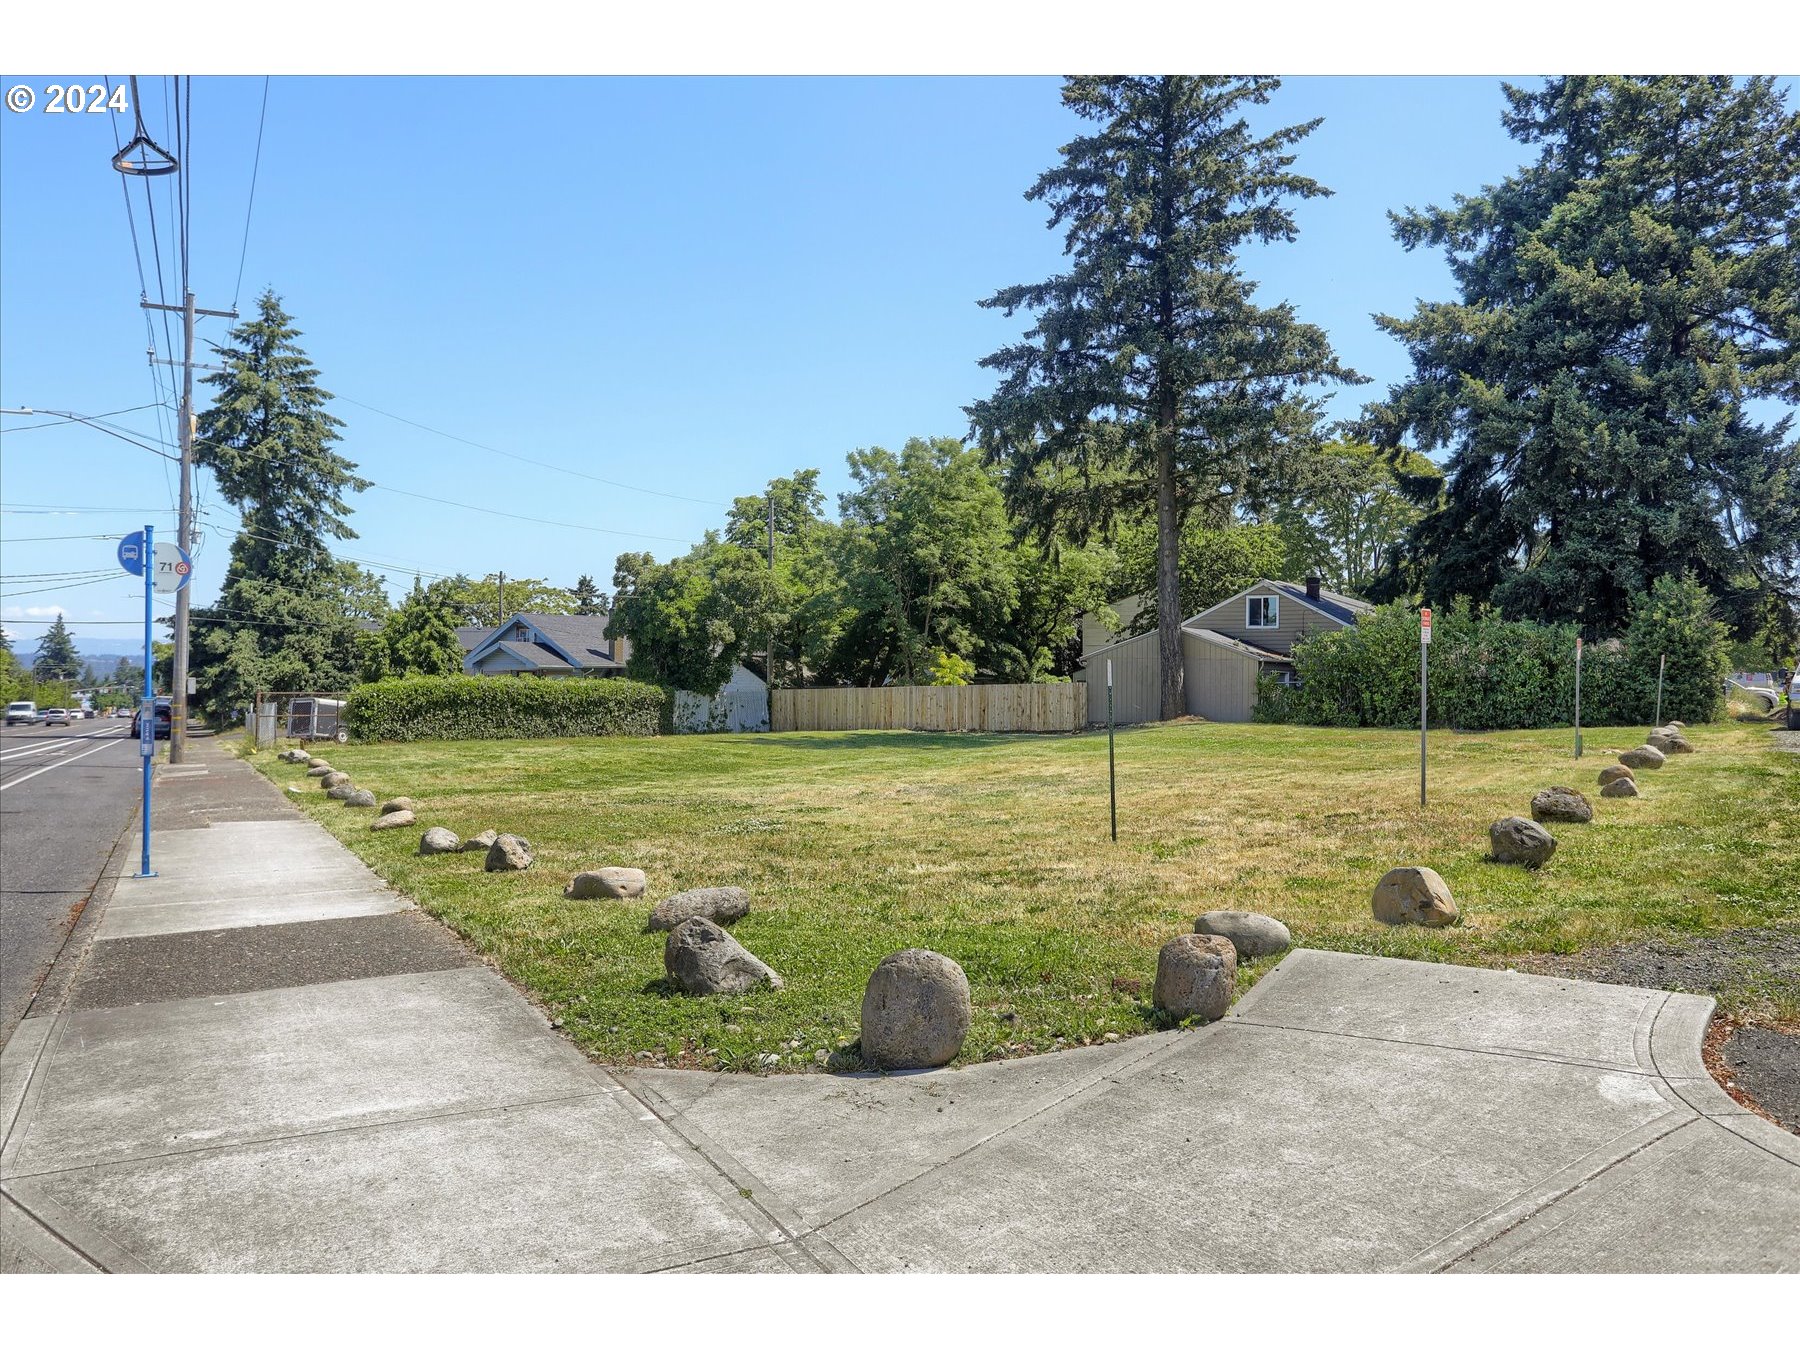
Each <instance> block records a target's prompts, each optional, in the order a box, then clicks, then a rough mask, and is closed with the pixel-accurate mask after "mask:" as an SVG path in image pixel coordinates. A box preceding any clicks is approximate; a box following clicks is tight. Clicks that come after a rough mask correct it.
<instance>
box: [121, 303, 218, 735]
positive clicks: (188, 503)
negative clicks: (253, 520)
mask: <svg viewBox="0 0 1800 1350" xmlns="http://www.w3.org/2000/svg"><path fill="white" fill-rule="evenodd" d="M142 306H143V308H145V309H166V310H168V311H169V312H170V313H172V314H179V315H181V345H182V356H181V509H180V513H179V515H178V517H177V520H176V525H175V542H176V543H177V544H179V545H181V547H182V549H183V551H184V552H187V553H190V554H191V553H192V552H193V551H194V423H195V417H194V319H195V318H196V317H197V316H199V315H202V314H204V315H206V316H207V317H208V318H211V319H235V318H237V316H238V315H237V311H236V310H235V309H196V308H195V307H194V293H193V292H192V291H188V292H187V293H186V294H185V295H183V296H182V301H181V303H180V304H179V305H155V304H151V303H150V300H149V297H145V298H144V300H143V301H142ZM169 683H170V685H171V686H173V687H172V688H171V689H170V690H169V763H171V764H182V763H185V762H186V760H187V719H188V693H187V685H188V588H187V587H186V586H183V587H182V588H181V589H180V590H179V591H176V592H175V661H174V670H173V672H172V674H171V678H170V680H169Z"/></svg>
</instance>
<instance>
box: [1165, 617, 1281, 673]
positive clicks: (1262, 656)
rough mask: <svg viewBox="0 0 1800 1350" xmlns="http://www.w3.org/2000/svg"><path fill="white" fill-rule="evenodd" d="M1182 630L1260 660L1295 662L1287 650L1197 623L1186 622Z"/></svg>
mask: <svg viewBox="0 0 1800 1350" xmlns="http://www.w3.org/2000/svg"><path fill="white" fill-rule="evenodd" d="M1181 631H1182V632H1184V633H1192V634H1193V635H1194V636H1195V637H1197V638H1201V639H1203V640H1204V641H1207V642H1210V643H1212V644H1213V645H1214V646H1216V647H1227V648H1229V649H1231V650H1232V651H1235V652H1237V653H1238V654H1239V655H1240V656H1253V657H1255V658H1256V659H1257V660H1258V661H1279V662H1281V663H1282V664H1283V665H1288V666H1291V665H1293V664H1294V658H1293V657H1291V656H1289V655H1288V654H1287V653H1285V652H1275V651H1270V650H1269V649H1268V648H1267V647H1259V646H1257V645H1256V644H1255V643H1254V642H1245V641H1244V640H1243V639H1242V638H1234V637H1232V636H1230V635H1229V634H1226V633H1221V632H1218V631H1217V630H1216V629H1212V628H1201V627H1199V626H1198V625H1196V624H1191V623H1184V624H1183V625H1182V626H1181Z"/></svg>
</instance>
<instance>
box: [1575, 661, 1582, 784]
mask: <svg viewBox="0 0 1800 1350" xmlns="http://www.w3.org/2000/svg"><path fill="white" fill-rule="evenodd" d="M1575 758H1576V759H1580V758H1581V639H1580V638H1576V639H1575Z"/></svg>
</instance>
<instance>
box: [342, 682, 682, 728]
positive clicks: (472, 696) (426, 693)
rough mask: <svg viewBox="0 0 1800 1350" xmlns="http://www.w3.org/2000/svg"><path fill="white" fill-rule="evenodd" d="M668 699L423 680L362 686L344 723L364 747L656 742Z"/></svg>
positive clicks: (617, 686)
mask: <svg viewBox="0 0 1800 1350" xmlns="http://www.w3.org/2000/svg"><path fill="white" fill-rule="evenodd" d="M667 701H668V695H667V694H666V693H665V692H664V691H663V690H661V689H658V688H657V687H656V686H655V685H651V684H640V683H638V682H637V681H635V680H621V679H604V680H603V679H587V678H572V679H539V678H536V677H532V676H519V677H508V676H488V675H419V676H413V677H411V678H408V679H402V680H379V681H377V682H376V683H374V684H365V685H361V686H359V687H357V688H356V689H354V690H352V691H351V694H350V700H349V702H348V703H347V704H346V705H345V708H344V719H345V721H346V723H347V724H348V726H349V728H350V734H351V736H352V737H354V738H355V739H356V740H359V741H467V740H512V739H525V738H533V737H548V736H654V735H656V734H657V731H658V728H659V725H660V724H661V723H662V722H663V720H664V711H663V710H664V704H666V703H667Z"/></svg>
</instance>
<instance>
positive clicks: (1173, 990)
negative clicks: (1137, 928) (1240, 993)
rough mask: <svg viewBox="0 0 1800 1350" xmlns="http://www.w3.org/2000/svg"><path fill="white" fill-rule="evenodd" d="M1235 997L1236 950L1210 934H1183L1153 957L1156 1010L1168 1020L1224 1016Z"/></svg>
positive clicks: (1227, 942)
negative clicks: (1154, 960) (1154, 959)
mask: <svg viewBox="0 0 1800 1350" xmlns="http://www.w3.org/2000/svg"><path fill="white" fill-rule="evenodd" d="M1236 993H1237V948H1235V947H1233V946H1232V945H1231V939H1229V938H1223V937H1215V936H1213V935H1212V934H1210V933H1183V934H1182V935H1181V936H1180V937H1178V938H1176V939H1174V940H1173V941H1171V942H1165V943H1164V944H1163V947H1162V950H1161V951H1160V952H1158V953H1157V954H1156V989H1155V992H1154V994H1153V995H1152V997H1153V999H1154V1001H1155V1003H1156V1006H1157V1007H1158V1008H1160V1009H1162V1011H1164V1012H1165V1013H1168V1014H1169V1015H1170V1016H1171V1017H1204V1018H1206V1020H1207V1021H1209V1022H1210V1021H1214V1020H1216V1019H1218V1018H1220V1017H1223V1016H1224V1015H1225V1010H1226V1009H1227V1008H1229V1007H1230V1006H1231V1000H1232V997H1233V996H1234V995H1235V994H1236Z"/></svg>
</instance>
